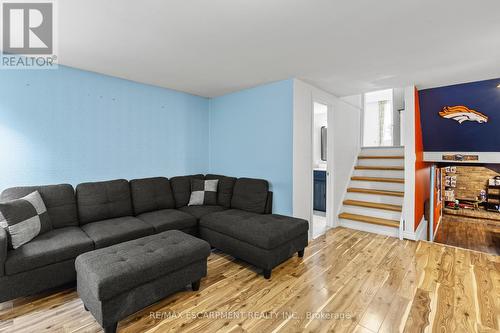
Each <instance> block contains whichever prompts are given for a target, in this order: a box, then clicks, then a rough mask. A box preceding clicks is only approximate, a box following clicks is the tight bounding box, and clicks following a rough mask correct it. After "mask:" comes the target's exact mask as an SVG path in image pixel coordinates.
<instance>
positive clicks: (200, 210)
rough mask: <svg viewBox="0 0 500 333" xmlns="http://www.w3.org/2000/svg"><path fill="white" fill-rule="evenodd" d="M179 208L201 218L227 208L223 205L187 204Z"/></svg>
mask: <svg viewBox="0 0 500 333" xmlns="http://www.w3.org/2000/svg"><path fill="white" fill-rule="evenodd" d="M179 210H181V211H183V212H185V213H188V214H190V215H192V216H194V217H196V218H197V219H198V220H199V219H201V218H202V217H203V216H205V215H207V214H210V213H214V212H220V211H223V210H225V208H224V207H222V206H185V207H181V208H179Z"/></svg>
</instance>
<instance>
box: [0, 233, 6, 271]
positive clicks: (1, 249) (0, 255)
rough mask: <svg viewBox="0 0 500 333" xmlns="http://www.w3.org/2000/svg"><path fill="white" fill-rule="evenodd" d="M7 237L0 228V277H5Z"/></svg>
mask: <svg viewBox="0 0 500 333" xmlns="http://www.w3.org/2000/svg"><path fill="white" fill-rule="evenodd" d="M7 245H8V236H7V231H5V229H4V228H2V227H0V276H4V275H5V260H7V249H8V247H7Z"/></svg>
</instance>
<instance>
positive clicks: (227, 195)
mask: <svg viewBox="0 0 500 333" xmlns="http://www.w3.org/2000/svg"><path fill="white" fill-rule="evenodd" d="M205 179H208V180H212V179H217V180H218V181H219V184H218V185H217V204H218V205H219V206H222V207H225V208H230V207H231V198H232V196H233V188H234V183H235V182H236V178H234V177H226V176H221V175H212V174H208V175H206V176H205Z"/></svg>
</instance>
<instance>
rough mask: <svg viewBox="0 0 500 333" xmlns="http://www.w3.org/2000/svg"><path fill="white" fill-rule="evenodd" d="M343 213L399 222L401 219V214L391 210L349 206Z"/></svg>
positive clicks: (343, 209)
mask: <svg viewBox="0 0 500 333" xmlns="http://www.w3.org/2000/svg"><path fill="white" fill-rule="evenodd" d="M342 212H343V213H351V214H356V215H364V216H370V217H378V218H381V219H388V220H395V221H399V219H400V218H401V212H393V211H390V210H383V209H376V208H368V207H358V206H349V205H344V206H343V207H342Z"/></svg>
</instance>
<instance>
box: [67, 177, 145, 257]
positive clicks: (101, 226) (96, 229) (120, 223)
mask: <svg viewBox="0 0 500 333" xmlns="http://www.w3.org/2000/svg"><path fill="white" fill-rule="evenodd" d="M76 198H77V202H78V215H79V218H80V224H81V228H82V230H83V231H84V232H85V233H86V234H87V235H88V236H89V238H90V239H92V241H93V242H94V245H95V248H96V249H97V248H103V247H106V246H110V245H113V244H117V243H121V242H126V241H129V240H133V239H136V238H140V237H144V236H148V235H151V234H153V233H154V228H153V227H152V226H151V225H149V224H147V223H146V222H144V221H142V220H140V219H138V218H136V217H134V216H133V215H134V212H133V209H132V198H131V195H130V186H129V182H128V181H127V180H125V179H117V180H111V181H105V182H94V183H83V184H79V185H78V186H77V187H76Z"/></svg>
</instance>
